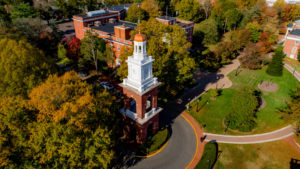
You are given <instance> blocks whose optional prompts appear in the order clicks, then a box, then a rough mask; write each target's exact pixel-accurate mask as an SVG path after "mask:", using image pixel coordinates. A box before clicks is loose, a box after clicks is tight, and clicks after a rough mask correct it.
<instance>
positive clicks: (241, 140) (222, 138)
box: [204, 125, 295, 144]
mask: <svg viewBox="0 0 300 169" xmlns="http://www.w3.org/2000/svg"><path fill="white" fill-rule="evenodd" d="M294 133H295V129H294V128H293V127H292V125H289V126H286V127H283V128H281V129H279V130H275V131H272V132H269V133H263V134H255V135H243V136H232V135H221V134H211V133H204V135H206V138H205V141H212V140H213V141H216V142H218V143H230V144H256V143H264V142H270V141H275V140H281V139H284V138H287V137H289V136H291V135H293V134H294Z"/></svg>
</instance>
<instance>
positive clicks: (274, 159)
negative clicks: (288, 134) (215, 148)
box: [215, 141, 300, 169]
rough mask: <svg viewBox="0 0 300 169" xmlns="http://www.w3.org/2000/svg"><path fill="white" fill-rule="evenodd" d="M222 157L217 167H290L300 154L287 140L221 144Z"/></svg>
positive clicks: (220, 168)
mask: <svg viewBox="0 0 300 169" xmlns="http://www.w3.org/2000/svg"><path fill="white" fill-rule="evenodd" d="M219 151H221V154H220V157H219V159H218V161H217V163H216V167H215V169H289V168H290V164H289V162H290V161H291V159H292V158H294V159H298V160H300V154H299V153H298V152H297V151H296V150H294V149H293V148H292V147H291V146H290V145H289V144H288V143H287V142H285V141H275V142H270V143H262V144H248V145H232V144H219Z"/></svg>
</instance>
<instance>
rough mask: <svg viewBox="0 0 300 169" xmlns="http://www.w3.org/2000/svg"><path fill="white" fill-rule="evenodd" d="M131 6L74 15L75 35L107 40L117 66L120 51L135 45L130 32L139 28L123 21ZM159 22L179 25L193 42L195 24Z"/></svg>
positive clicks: (166, 19)
mask: <svg viewBox="0 0 300 169" xmlns="http://www.w3.org/2000/svg"><path fill="white" fill-rule="evenodd" d="M129 7H130V4H127V5H119V6H112V7H108V8H107V9H105V10H98V11H91V12H87V13H86V14H81V15H74V16H73V22H74V28H75V34H76V37H77V38H78V39H82V38H84V36H85V34H86V32H87V31H89V32H91V33H93V34H94V35H97V36H98V37H100V38H103V39H104V40H106V42H107V43H109V44H110V45H111V46H112V47H113V50H114V52H115V56H116V64H115V65H112V66H113V67H114V66H116V65H118V64H119V62H118V58H119V55H120V50H121V48H122V47H123V46H129V47H131V46H132V45H133V41H132V40H131V39H132V38H131V37H130V31H132V30H134V29H135V28H136V27H137V24H135V23H132V22H126V21H123V19H124V18H125V16H126V11H127V9H128V8H129ZM156 19H157V21H159V22H162V23H164V24H166V25H175V24H177V25H179V26H180V27H182V29H183V30H184V31H185V32H186V36H187V40H188V41H190V42H191V41H192V36H193V30H194V23H193V22H190V21H184V20H179V19H176V18H173V17H167V16H162V17H158V18H156Z"/></svg>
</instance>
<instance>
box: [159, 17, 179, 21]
mask: <svg viewBox="0 0 300 169" xmlns="http://www.w3.org/2000/svg"><path fill="white" fill-rule="evenodd" d="M157 18H158V19H163V20H168V21H171V20H176V18H174V17H170V16H161V17H157Z"/></svg>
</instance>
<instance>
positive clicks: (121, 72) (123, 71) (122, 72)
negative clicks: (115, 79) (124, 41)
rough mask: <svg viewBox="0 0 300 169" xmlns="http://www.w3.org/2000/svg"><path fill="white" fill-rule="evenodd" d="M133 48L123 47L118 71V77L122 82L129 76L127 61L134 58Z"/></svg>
mask: <svg viewBox="0 0 300 169" xmlns="http://www.w3.org/2000/svg"><path fill="white" fill-rule="evenodd" d="M132 53H133V48H131V47H128V46H123V47H122V48H121V51H120V56H119V63H120V67H119V68H118V70H117V75H118V76H119V78H120V80H121V81H122V80H123V79H124V78H126V77H127V75H128V66H127V62H126V60H127V59H128V56H132Z"/></svg>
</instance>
